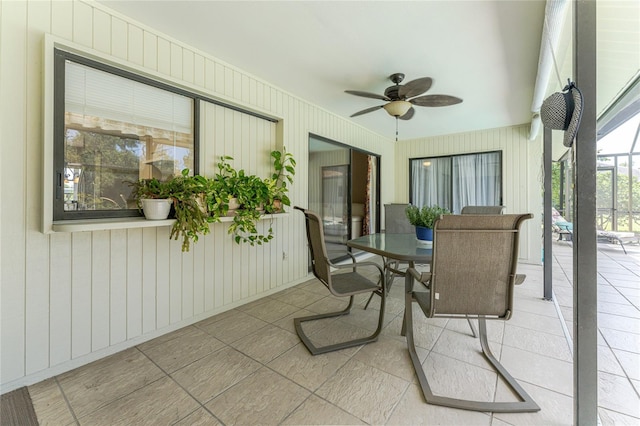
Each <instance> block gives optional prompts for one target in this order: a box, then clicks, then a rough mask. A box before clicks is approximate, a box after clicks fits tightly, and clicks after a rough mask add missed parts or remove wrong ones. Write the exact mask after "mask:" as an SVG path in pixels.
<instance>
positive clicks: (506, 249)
mask: <svg viewBox="0 0 640 426" xmlns="http://www.w3.org/2000/svg"><path fill="white" fill-rule="evenodd" d="M531 217H532V215H531V214H507V215H446V216H443V217H441V218H440V219H439V220H438V221H437V222H436V224H435V226H434V239H433V258H432V263H431V270H430V272H425V273H420V272H418V271H417V270H415V269H413V268H410V269H408V270H407V274H406V278H405V290H406V294H405V323H406V336H407V346H408V350H409V355H410V357H411V362H412V363H413V367H414V370H415V372H416V375H417V376H418V381H419V383H420V387H421V388H422V393H423V395H424V397H425V400H426V401H427V403H429V404H435V405H443V406H447V407H453V408H460V409H465V410H475V411H491V412H529V411H538V410H540V408H539V407H538V405H537V404H536V403H535V402H534V401H533V400H532V399H531V397H530V396H529V395H528V394H527V393H526V392H525V390H524V389H523V388H522V387H521V386H520V385H519V384H518V382H517V381H516V380H515V379H514V378H513V377H512V376H511V375H510V374H509V372H508V371H507V370H506V369H505V368H504V367H503V366H502V364H500V362H499V361H498V360H497V359H496V358H495V357H494V355H493V354H492V353H491V350H490V348H489V344H488V341H487V329H486V320H488V319H490V320H508V319H509V318H510V317H511V314H512V312H513V292H514V284H515V280H516V266H517V261H518V235H519V230H520V225H521V224H522V222H523V221H524V220H526V219H530V218H531ZM414 280H415V281H418V282H421V283H427V282H428V283H429V288H428V290H426V291H425V290H424V288H423V287H422V286H418V288H417V290H416V291H414V282H415V281H414ZM414 301H415V302H417V303H418V305H419V306H420V308H421V310H422V312H423V313H424V315H425V316H426V317H427V318H461V319H465V318H467V319H468V318H476V319H477V320H478V325H479V337H480V345H481V347H482V353H483V355H484V357H485V358H486V359H487V360H488V361H489V363H491V365H492V366H493V367H494V369H495V370H496V372H497V373H498V375H499V376H500V377H501V378H502V379H504V381H505V382H506V383H507V384H508V385H509V387H511V389H512V390H513V391H514V392H515V393H516V395H517V396H518V398H519V399H520V401H514V402H494V401H470V400H464V399H457V398H453V397H448V396H440V395H435V394H434V393H433V392H432V391H431V387H430V386H429V382H428V380H427V377H426V375H425V372H424V370H423V368H422V364H421V363H420V359H419V358H418V355H417V353H416V348H415V344H414V335H413V333H414V330H413V313H412V305H413V302H414Z"/></svg>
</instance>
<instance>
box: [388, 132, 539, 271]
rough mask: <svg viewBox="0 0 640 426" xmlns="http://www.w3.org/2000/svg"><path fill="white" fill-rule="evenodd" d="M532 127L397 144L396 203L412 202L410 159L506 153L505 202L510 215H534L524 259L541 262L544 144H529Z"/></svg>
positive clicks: (525, 229)
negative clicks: (410, 196) (495, 152)
mask: <svg viewBox="0 0 640 426" xmlns="http://www.w3.org/2000/svg"><path fill="white" fill-rule="evenodd" d="M528 129H529V126H528V124H523V125H521V126H514V127H505V128H500V129H491V130H485V131H478V132H470V133H458V134H453V135H445V136H435V137H430V138H424V139H414V140H410V141H403V142H398V143H397V145H396V167H395V178H394V182H395V187H396V191H395V198H394V199H393V200H392V201H393V202H396V203H407V202H409V167H408V165H409V159H410V158H416V157H418V158H419V157H430V156H434V157H437V156H441V155H452V154H464V153H472V152H485V151H498V150H499V151H502V191H503V193H502V199H503V204H504V205H505V206H506V212H507V213H533V215H534V218H533V219H532V220H529V221H527V222H525V224H524V225H523V228H522V230H523V233H522V237H521V242H520V258H521V259H522V260H523V261H526V262H530V263H540V262H541V245H540V239H541V232H542V231H541V224H542V217H541V211H542V193H541V187H542V169H541V167H542V142H541V140H540V137H539V138H538V139H537V140H536V141H528V140H527V137H528Z"/></svg>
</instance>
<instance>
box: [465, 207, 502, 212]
mask: <svg viewBox="0 0 640 426" xmlns="http://www.w3.org/2000/svg"><path fill="white" fill-rule="evenodd" d="M503 213H504V206H464V207H463V208H462V211H461V212H460V214H503Z"/></svg>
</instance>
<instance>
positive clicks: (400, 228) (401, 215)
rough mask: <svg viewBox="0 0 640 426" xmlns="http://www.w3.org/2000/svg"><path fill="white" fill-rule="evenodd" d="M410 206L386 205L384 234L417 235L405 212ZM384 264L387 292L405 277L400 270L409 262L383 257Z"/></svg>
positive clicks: (369, 301) (365, 306)
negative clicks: (394, 283) (398, 280)
mask: <svg viewBox="0 0 640 426" xmlns="http://www.w3.org/2000/svg"><path fill="white" fill-rule="evenodd" d="M408 205H409V204H400V203H393V204H385V205H384V232H385V234H413V233H415V227H414V226H413V225H412V224H410V223H409V219H407V215H406V214H405V210H406V209H407V206H408ZM382 262H383V263H384V272H385V280H386V281H385V282H386V283H387V284H388V285H387V292H388V291H389V290H390V289H391V283H392V282H393V280H394V279H396V278H397V277H404V269H400V267H401V265H404V268H406V266H407V265H408V263H407V262H401V261H399V260H396V259H388V258H386V257H384V256H383V257H382ZM373 294H374V293H372V294H371V296H370V297H369V300H367V303H366V304H365V305H364V308H365V309H367V308H368V307H369V303H371V299H372V298H373Z"/></svg>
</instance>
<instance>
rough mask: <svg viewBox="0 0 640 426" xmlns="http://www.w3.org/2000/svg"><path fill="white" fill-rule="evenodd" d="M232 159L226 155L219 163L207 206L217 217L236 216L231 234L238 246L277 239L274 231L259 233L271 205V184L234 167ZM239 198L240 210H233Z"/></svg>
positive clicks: (231, 226) (231, 227) (230, 227)
mask: <svg viewBox="0 0 640 426" xmlns="http://www.w3.org/2000/svg"><path fill="white" fill-rule="evenodd" d="M230 160H233V158H232V157H229V156H222V157H220V161H219V162H218V173H217V174H216V176H215V177H214V178H213V180H212V184H211V185H212V187H213V191H211V192H210V195H208V197H207V205H208V206H209V209H210V212H211V213H210V214H211V215H212V216H213V217H216V218H219V217H220V216H227V215H229V216H232V217H233V222H232V223H231V225H230V226H229V230H228V232H229V234H232V235H233V239H234V241H235V242H236V243H238V244H239V243H240V242H245V243H249V244H251V245H255V244H258V245H261V244H263V243H266V242H269V241H270V240H271V239H273V229H272V228H271V227H269V229H268V231H267V232H266V234H262V233H260V232H258V228H257V224H258V221H259V220H260V216H261V215H262V209H263V208H264V206H265V205H267V203H268V202H269V187H268V186H267V183H266V182H264V181H263V180H262V179H260V178H259V177H257V176H255V175H248V174H246V173H245V171H244V170H242V169H241V170H236V169H235V168H234V167H233V166H232V165H231V164H230V162H229V161H230ZM234 199H236V200H237V203H238V205H239V207H238V208H237V209H236V210H232V209H231V206H230V203H231V202H232V200H234Z"/></svg>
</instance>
